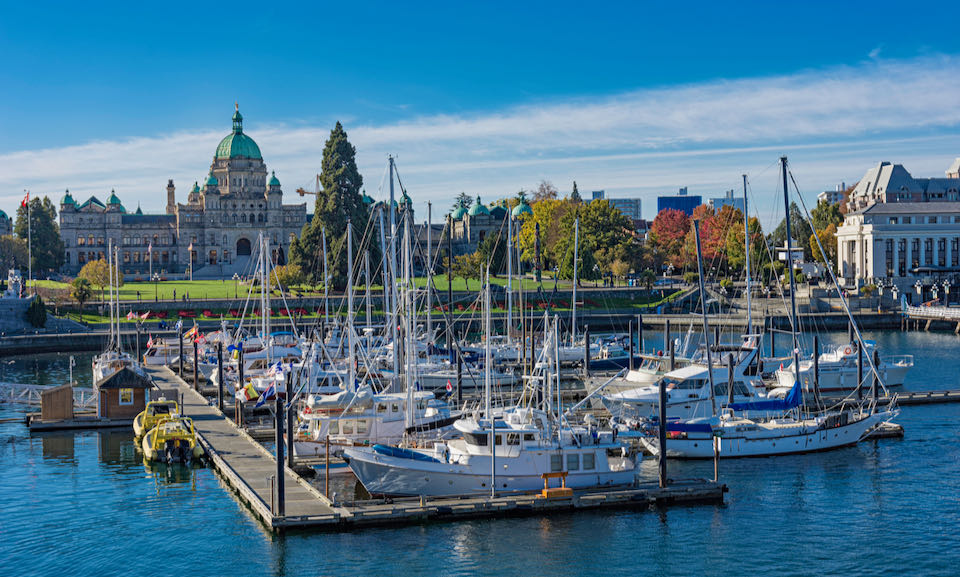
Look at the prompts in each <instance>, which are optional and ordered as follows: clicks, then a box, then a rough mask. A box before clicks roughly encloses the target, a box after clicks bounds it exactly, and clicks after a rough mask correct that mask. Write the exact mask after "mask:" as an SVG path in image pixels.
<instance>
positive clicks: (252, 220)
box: [250, 212, 257, 223]
mask: <svg viewBox="0 0 960 577" xmlns="http://www.w3.org/2000/svg"><path fill="white" fill-rule="evenodd" d="M256 221H257V219H256V217H255V216H253V213H252V212H251V213H250V222H251V223H254V222H256Z"/></svg>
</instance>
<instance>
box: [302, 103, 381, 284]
mask: <svg viewBox="0 0 960 577" xmlns="http://www.w3.org/2000/svg"><path fill="white" fill-rule="evenodd" d="M356 154H357V150H356V148H354V147H353V145H352V144H350V141H349V140H347V133H346V131H345V130H344V129H343V125H341V124H340V122H339V121H338V122H337V124H336V126H335V127H334V128H333V130H331V131H330V138H328V139H327V142H326V144H325V145H324V148H323V162H322V168H321V172H320V186H321V188H322V190H321V191H320V193H319V194H317V199H316V204H315V207H314V214H313V220H312V221H311V222H309V223H307V224H306V225H305V226H304V228H303V231H302V232H301V235H300V238H299V239H298V240H297V241H295V242H294V243H293V245H292V246H291V247H290V264H295V265H297V266H298V267H300V269H301V270H303V271H304V273H305V274H307V275H308V276H309V277H310V278H311V279H314V280H315V281H319V280H321V277H322V275H323V255H322V254H321V253H322V244H323V243H322V231H324V230H325V231H326V235H327V259H328V264H329V267H330V270H329V273H330V276H331V282H332V284H333V286H334V287H337V288H343V287H344V286H345V285H346V278H347V251H346V244H345V243H344V239H345V235H346V230H347V220H350V221H352V223H353V235H354V238H353V246H354V247H358V248H359V246H360V242H359V241H360V240H361V239H362V237H363V233H364V230H366V228H367V223H368V222H369V219H370V207H369V206H367V205H366V204H365V203H364V202H363V197H362V195H361V186H362V185H363V177H362V176H360V172H359V171H358V170H357V162H356ZM374 248H376V247H375V245H372V244H371V255H370V257H371V258H372V259H374V262H376V259H377V258H379V251H377V253H376V254H374V250H373V249H374Z"/></svg>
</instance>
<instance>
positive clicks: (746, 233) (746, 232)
mask: <svg viewBox="0 0 960 577" xmlns="http://www.w3.org/2000/svg"><path fill="white" fill-rule="evenodd" d="M743 250H744V252H743V254H744V257H745V258H744V262H745V263H746V265H745V269H744V274H745V275H746V277H747V334H748V335H749V334H753V308H752V307H751V306H750V213H749V212H747V175H746V174H744V175H743Z"/></svg>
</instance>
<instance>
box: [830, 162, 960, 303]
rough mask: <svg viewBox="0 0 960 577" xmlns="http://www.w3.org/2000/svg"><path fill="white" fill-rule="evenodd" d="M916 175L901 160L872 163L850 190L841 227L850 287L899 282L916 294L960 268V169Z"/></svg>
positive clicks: (844, 277) (843, 267) (842, 264)
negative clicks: (932, 175) (937, 174)
mask: <svg viewBox="0 0 960 577" xmlns="http://www.w3.org/2000/svg"><path fill="white" fill-rule="evenodd" d="M958 165H960V159H958V160H957V161H955V162H954V163H953V165H952V166H951V167H950V168H949V169H948V170H947V177H946V178H913V177H912V176H911V175H910V173H909V172H907V170H906V169H904V168H903V166H902V165H899V164H891V163H889V162H882V163H880V164H879V165H878V166H876V167H874V168H871V169H870V170H869V171H867V174H866V175H865V176H864V177H863V179H861V181H860V182H859V183H858V184H857V186H856V188H854V190H853V192H851V194H850V198H849V200H848V204H847V209H848V212H847V215H846V218H845V219H844V222H843V224H842V225H840V227H839V228H838V229H837V266H838V270H839V272H840V277H841V282H843V283H844V285H845V286H846V287H847V288H854V287H857V286H863V285H864V284H870V283H874V284H880V285H883V286H892V285H895V286H897V287H898V289H899V291H901V292H906V294H912V293H913V292H914V291H913V290H912V289H913V287H915V286H916V284H917V281H919V282H920V285H921V286H923V287H927V289H929V288H931V287H932V286H933V285H934V284H935V283H936V284H942V282H943V281H944V280H949V281H950V282H951V283H955V281H956V278H955V277H957V275H958V274H960V175H958V173H957V168H956V167H957V166H958ZM908 291H909V292H908Z"/></svg>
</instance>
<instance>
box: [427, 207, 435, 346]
mask: <svg viewBox="0 0 960 577" xmlns="http://www.w3.org/2000/svg"><path fill="white" fill-rule="evenodd" d="M432 224H433V203H432V202H427V263H426V264H427V343H428V344H433V226H432Z"/></svg>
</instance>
